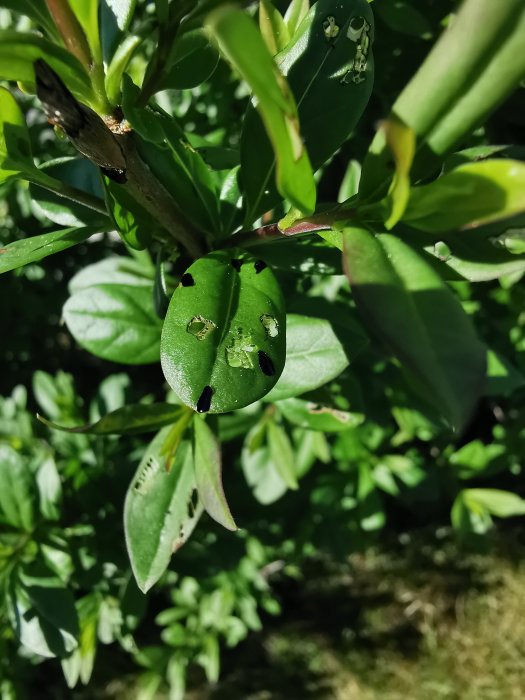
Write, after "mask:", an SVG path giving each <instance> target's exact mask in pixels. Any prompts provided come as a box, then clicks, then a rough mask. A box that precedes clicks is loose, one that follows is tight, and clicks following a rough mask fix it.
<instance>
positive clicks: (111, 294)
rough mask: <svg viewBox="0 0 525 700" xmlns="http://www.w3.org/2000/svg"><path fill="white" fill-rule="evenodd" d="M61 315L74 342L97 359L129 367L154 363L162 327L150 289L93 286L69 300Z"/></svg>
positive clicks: (157, 354)
mask: <svg viewBox="0 0 525 700" xmlns="http://www.w3.org/2000/svg"><path fill="white" fill-rule="evenodd" d="M63 314H64V320H65V322H66V325H67V327H68V329H69V331H70V332H71V334H72V336H73V337H74V338H75V340H76V341H77V342H78V343H79V345H81V346H82V347H83V348H85V349H86V350H89V352H92V353H93V354H94V355H96V356H97V357H101V358H102V359H104V360H112V361H114V362H122V363H124V364H130V365H141V364H149V363H150V362H158V359H159V348H160V332H161V327H162V324H161V322H160V320H159V319H158V318H157V315H156V314H155V312H154V310H153V299H152V288H148V287H144V286H138V287H132V286H128V285H124V284H99V285H95V286H93V287H89V288H87V289H84V290H81V291H80V292H77V293H76V294H73V296H71V297H69V299H68V300H67V302H66V303H65V305H64V309H63Z"/></svg>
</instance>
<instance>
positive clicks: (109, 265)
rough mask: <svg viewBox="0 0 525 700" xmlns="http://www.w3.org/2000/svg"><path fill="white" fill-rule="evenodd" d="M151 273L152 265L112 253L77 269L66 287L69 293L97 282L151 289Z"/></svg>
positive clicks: (152, 271) (152, 270) (97, 283)
mask: <svg viewBox="0 0 525 700" xmlns="http://www.w3.org/2000/svg"><path fill="white" fill-rule="evenodd" d="M153 275H154V269H153V265H151V266H148V265H144V264H142V263H140V262H138V261H137V260H134V259H133V258H127V257H125V256H123V255H122V256H117V255H114V256H111V257H109V258H104V260H100V262H96V263H93V264H92V265H86V267H84V268H82V269H81V270H79V271H78V272H77V274H76V275H74V277H72V278H71V279H70V280H69V284H68V289H69V293H70V294H75V293H76V292H79V291H80V290H81V289H86V288H87V287H93V286H96V285H99V284H122V285H129V286H133V287H135V286H137V285H140V286H145V287H149V288H150V289H151V287H152V285H153Z"/></svg>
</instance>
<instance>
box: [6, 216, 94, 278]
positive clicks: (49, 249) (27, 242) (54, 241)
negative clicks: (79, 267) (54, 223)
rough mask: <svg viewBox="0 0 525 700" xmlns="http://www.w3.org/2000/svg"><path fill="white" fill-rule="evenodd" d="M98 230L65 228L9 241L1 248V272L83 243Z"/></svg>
mask: <svg viewBox="0 0 525 700" xmlns="http://www.w3.org/2000/svg"><path fill="white" fill-rule="evenodd" d="M96 231H97V229H95V230H94V229H93V228H87V227H86V228H64V229H62V230H61V231H53V232H52V233H43V234H41V235H40V236H32V237H31V238H24V239H22V240H20V241H14V242H13V243H8V245H6V246H5V247H4V248H0V274H1V273H2V272H8V271H9V270H16V268H18V267H22V266H23V265H28V264H29V263H33V262H38V261H39V260H42V259H43V258H47V256H48V255H53V254H54V253H59V252H60V251H61V250H66V249H67V248H71V247H72V246H74V245H77V244H78V243H83V242H84V241H87V239H88V238H89V237H90V236H92V235H93V234H94V233H96Z"/></svg>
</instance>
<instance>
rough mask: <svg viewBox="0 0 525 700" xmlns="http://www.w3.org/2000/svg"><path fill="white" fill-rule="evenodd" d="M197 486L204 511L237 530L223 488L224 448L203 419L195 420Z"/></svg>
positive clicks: (229, 527) (194, 451)
mask: <svg viewBox="0 0 525 700" xmlns="http://www.w3.org/2000/svg"><path fill="white" fill-rule="evenodd" d="M193 431H194V432H193V461H194V465H195V483H196V484H197V492H198V494H199V498H200V501H201V503H202V505H203V507H204V510H205V511H206V512H207V513H208V515H209V516H210V517H212V518H213V519H214V520H216V521H217V522H218V523H219V525H222V526H223V527H225V528H226V529H227V530H237V525H236V524H235V521H234V519H233V517H232V514H231V512H230V508H229V506H228V502H227V501H226V496H225V495H224V489H223V486H222V464H221V446H220V443H219V441H218V439H217V437H216V435H215V434H214V433H213V431H212V430H211V428H210V427H209V426H208V425H207V423H205V421H204V420H203V419H201V418H199V417H196V418H195V419H194V420H193Z"/></svg>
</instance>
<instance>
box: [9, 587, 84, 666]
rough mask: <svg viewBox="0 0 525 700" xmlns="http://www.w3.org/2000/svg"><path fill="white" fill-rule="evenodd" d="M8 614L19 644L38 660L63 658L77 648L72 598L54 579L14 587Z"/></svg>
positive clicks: (77, 631) (76, 630)
mask: <svg viewBox="0 0 525 700" xmlns="http://www.w3.org/2000/svg"><path fill="white" fill-rule="evenodd" d="M9 612H10V617H11V624H12V625H13V627H14V630H15V633H16V635H17V637H18V638H19V639H20V642H21V643H22V644H23V645H24V646H25V647H27V648H28V649H30V650H31V651H32V652H33V653H34V654H37V655H38V656H43V657H48V658H52V657H54V656H58V657H64V656H67V655H68V654H69V653H71V652H72V651H73V650H74V649H75V648H76V647H77V645H78V634H79V629H78V617H77V612H76V610H75V602H74V599H73V595H72V594H71V591H69V590H68V589H67V588H65V587H64V585H63V584H62V583H61V582H60V580H59V579H57V578H55V577H51V576H49V577H46V578H39V579H35V580H34V582H29V581H28V582H27V583H26V584H25V585H20V584H19V585H17V586H16V588H15V590H14V591H13V593H12V598H11V600H10V605H9Z"/></svg>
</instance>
